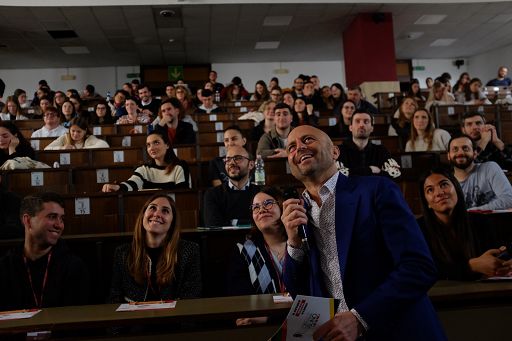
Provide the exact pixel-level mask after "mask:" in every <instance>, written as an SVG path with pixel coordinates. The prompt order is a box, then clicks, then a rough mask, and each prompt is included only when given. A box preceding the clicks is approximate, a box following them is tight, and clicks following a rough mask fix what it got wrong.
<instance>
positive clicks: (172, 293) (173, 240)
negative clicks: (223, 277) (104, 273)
mask: <svg viewBox="0 0 512 341" xmlns="http://www.w3.org/2000/svg"><path fill="white" fill-rule="evenodd" d="M176 218H177V211H176V204H175V203H174V201H173V200H172V199H171V198H170V197H169V196H168V195H166V194H163V193H162V194H155V195H153V196H152V197H151V198H149V200H147V201H146V203H145V204H144V206H143V207H142V209H141V210H140V212H139V215H138V217H137V221H136V223H135V227H134V232H133V240H132V242H131V244H125V245H122V246H120V247H118V248H117V249H116V252H115V254H114V266H113V269H112V284H111V286H110V295H109V298H108V301H109V302H110V303H126V302H146V301H165V300H179V299H187V298H198V297H200V296H201V266H200V257H199V245H197V244H196V243H193V242H189V241H187V240H183V239H181V238H180V227H179V226H178V225H176Z"/></svg>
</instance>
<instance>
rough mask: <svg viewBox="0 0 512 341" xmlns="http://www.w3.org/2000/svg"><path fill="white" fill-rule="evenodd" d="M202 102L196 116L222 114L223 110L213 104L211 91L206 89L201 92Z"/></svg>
mask: <svg viewBox="0 0 512 341" xmlns="http://www.w3.org/2000/svg"><path fill="white" fill-rule="evenodd" d="M201 102H202V103H203V104H201V105H200V106H199V107H198V108H197V110H196V114H215V113H218V112H222V110H221V108H219V107H218V106H217V104H215V103H213V92H211V90H208V89H204V90H203V91H202V92H201Z"/></svg>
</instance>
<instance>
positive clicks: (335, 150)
mask: <svg viewBox="0 0 512 341" xmlns="http://www.w3.org/2000/svg"><path fill="white" fill-rule="evenodd" d="M339 157H340V149H339V148H338V146H337V145H335V144H333V145H332V158H333V160H338V158H339Z"/></svg>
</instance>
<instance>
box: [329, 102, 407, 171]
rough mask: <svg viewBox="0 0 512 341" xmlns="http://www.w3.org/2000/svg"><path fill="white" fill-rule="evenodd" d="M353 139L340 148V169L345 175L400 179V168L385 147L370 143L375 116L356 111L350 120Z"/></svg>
mask: <svg viewBox="0 0 512 341" xmlns="http://www.w3.org/2000/svg"><path fill="white" fill-rule="evenodd" d="M349 128H350V131H351V132H352V139H350V140H348V139H347V140H346V141H345V142H344V143H342V144H341V145H339V146H338V148H339V149H340V155H339V157H338V168H339V169H340V171H341V173H343V174H344V175H346V176H348V175H384V176H387V177H390V178H398V177H399V176H400V175H401V172H400V166H399V165H398V163H397V162H396V161H395V160H394V159H393V158H392V157H391V154H390V153H389V151H388V150H387V149H386V147H384V146H383V145H377V144H373V143H371V142H370V134H371V133H372V132H373V116H372V115H370V114H369V113H365V112H359V111H356V112H355V113H354V114H353V115H352V117H351V118H350V126H349Z"/></svg>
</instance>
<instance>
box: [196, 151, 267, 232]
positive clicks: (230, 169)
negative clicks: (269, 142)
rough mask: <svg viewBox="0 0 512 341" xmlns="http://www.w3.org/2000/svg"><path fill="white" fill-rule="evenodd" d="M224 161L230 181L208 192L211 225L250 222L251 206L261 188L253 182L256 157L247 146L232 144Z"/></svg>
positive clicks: (207, 221)
mask: <svg viewBox="0 0 512 341" xmlns="http://www.w3.org/2000/svg"><path fill="white" fill-rule="evenodd" d="M224 165H225V166H224V167H225V170H226V174H227V176H228V178H229V180H228V182H227V183H223V184H222V185H219V186H217V187H213V188H209V189H208V190H207V191H206V192H205V193H204V205H203V213H204V224H205V226H207V227H219V226H231V225H237V224H238V225H245V224H248V223H249V221H250V214H249V210H247V207H249V205H250V203H251V199H252V197H253V196H254V195H255V194H256V193H257V191H258V190H259V187H258V186H256V185H253V184H251V182H250V179H251V171H252V169H253V168H254V161H253V159H252V158H251V156H250V155H249V153H248V152H247V150H246V149H245V148H244V147H239V146H233V147H230V148H229V149H228V150H227V152H226V157H225V158H224ZM233 220H236V222H235V221H233Z"/></svg>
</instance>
